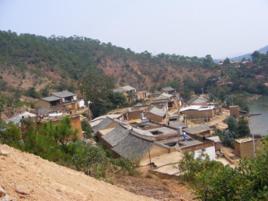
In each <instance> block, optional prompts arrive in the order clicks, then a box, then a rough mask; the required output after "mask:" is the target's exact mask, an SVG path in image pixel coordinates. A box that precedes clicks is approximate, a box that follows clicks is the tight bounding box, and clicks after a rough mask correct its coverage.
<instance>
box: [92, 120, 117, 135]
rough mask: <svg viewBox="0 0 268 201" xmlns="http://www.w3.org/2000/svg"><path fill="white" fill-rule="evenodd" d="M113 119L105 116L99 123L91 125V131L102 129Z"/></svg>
mask: <svg viewBox="0 0 268 201" xmlns="http://www.w3.org/2000/svg"><path fill="white" fill-rule="evenodd" d="M113 122H114V120H113V119H111V118H109V117H106V118H105V119H103V120H102V121H101V122H100V123H99V124H97V125H96V126H93V127H92V129H93V132H94V133H96V132H98V131H99V130H102V129H105V128H106V127H107V126H109V125H110V124H111V123H113Z"/></svg>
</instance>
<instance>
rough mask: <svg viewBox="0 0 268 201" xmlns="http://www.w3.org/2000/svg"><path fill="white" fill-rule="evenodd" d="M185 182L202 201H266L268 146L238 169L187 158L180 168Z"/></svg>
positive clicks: (244, 161) (267, 188)
mask: <svg viewBox="0 0 268 201" xmlns="http://www.w3.org/2000/svg"><path fill="white" fill-rule="evenodd" d="M179 168H180V170H181V171H182V172H183V176H182V177H183V179H184V180H185V181H187V182H189V183H190V184H191V185H192V186H193V188H194V190H195V192H196V193H197V195H198V197H199V198H200V199H201V200H202V201H229V200H232V201H265V200H267V199H268V176H267V171H268V143H267V139H266V140H265V142H264V145H263V149H262V151H260V153H258V154H257V157H256V158H254V159H247V160H242V161H241V163H240V164H239V166H238V167H237V168H231V167H229V166H224V165H223V164H221V163H220V162H217V161H210V160H209V159H205V160H203V159H194V158H193V155H191V154H187V155H185V157H184V159H183V160H182V161H181V162H180V164H179Z"/></svg>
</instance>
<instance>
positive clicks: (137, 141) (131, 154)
mask: <svg viewBox="0 0 268 201" xmlns="http://www.w3.org/2000/svg"><path fill="white" fill-rule="evenodd" d="M152 145H153V142H151V141H149V140H146V139H143V138H141V137H138V136H136V135H135V134H132V133H130V134H128V135H127V137H125V138H124V139H123V140H122V141H120V142H119V143H118V144H117V145H116V146H115V147H113V148H112V150H113V151H114V152H115V153H117V154H118V155H120V156H122V157H123V158H126V159H128V160H131V161H136V160H139V159H140V158H142V157H143V156H144V154H146V152H148V151H149V149H150V148H151V146H152Z"/></svg>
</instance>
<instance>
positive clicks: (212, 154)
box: [194, 146, 216, 160]
mask: <svg viewBox="0 0 268 201" xmlns="http://www.w3.org/2000/svg"><path fill="white" fill-rule="evenodd" d="M206 155H207V156H208V157H209V159H210V160H215V159H216V150H215V146H211V147H207V148H204V149H199V150H196V151H195V152H194V158H195V159H196V158H200V157H201V158H204V157H205V156H206Z"/></svg>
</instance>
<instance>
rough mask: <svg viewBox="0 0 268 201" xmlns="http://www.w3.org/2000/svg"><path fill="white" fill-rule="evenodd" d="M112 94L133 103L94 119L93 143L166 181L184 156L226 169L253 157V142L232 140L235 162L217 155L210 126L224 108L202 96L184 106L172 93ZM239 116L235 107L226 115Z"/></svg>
mask: <svg viewBox="0 0 268 201" xmlns="http://www.w3.org/2000/svg"><path fill="white" fill-rule="evenodd" d="M115 92H119V93H122V94H123V95H125V96H126V98H127V100H128V101H129V102H130V103H136V102H138V103H137V104H134V105H133V106H132V107H127V108H123V109H117V110H114V111H112V112H110V113H108V114H107V115H104V116H101V117H98V118H96V119H93V120H92V121H90V125H91V127H92V129H93V133H94V136H95V137H96V140H97V141H98V142H99V143H101V144H103V145H104V146H106V147H107V148H108V149H110V150H111V151H112V152H113V153H114V155H116V156H120V157H123V158H126V159H128V160H131V161H133V162H135V163H136V164H137V165H138V166H147V165H150V166H151V167H153V170H154V171H156V172H158V173H161V174H169V175H170V174H171V175H177V174H179V172H178V168H177V167H175V166H174V164H177V163H178V162H179V161H180V160H181V159H182V157H183V154H184V153H185V152H191V153H193V154H194V157H195V158H198V157H209V158H210V159H211V160H218V161H220V162H222V163H224V164H230V165H232V164H233V163H235V162H236V160H237V159H238V158H239V157H242V158H245V157H252V153H253V151H252V150H253V147H252V145H253V144H254V143H253V142H252V141H253V139H252V138H246V139H238V140H236V142H235V150H234V152H233V153H234V156H230V152H228V153H226V150H224V149H222V147H223V146H222V145H221V140H220V138H219V137H218V136H216V135H214V134H215V133H214V130H215V127H214V126H211V124H210V122H211V121H213V120H214V119H215V118H217V116H220V115H221V114H222V110H223V108H222V107H221V105H220V104H218V103H215V102H212V101H210V100H209V98H208V96H207V95H204V94H202V95H200V96H196V97H194V98H192V99H191V100H190V101H189V102H187V103H183V101H182V99H181V98H180V95H179V94H178V93H177V92H176V90H175V89H173V88H172V87H165V88H162V89H161V90H160V91H159V92H155V93H149V92H145V91H142V93H139V91H137V90H136V89H134V87H131V86H125V87H120V88H118V89H116V90H115ZM140 94H143V96H141V95H140ZM225 110H226V109H225ZM239 114H240V111H239V107H238V106H232V107H230V108H229V109H228V115H232V116H234V117H236V118H237V117H239ZM190 122H191V123H190ZM255 141H256V139H255ZM255 141H254V142H255Z"/></svg>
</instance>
